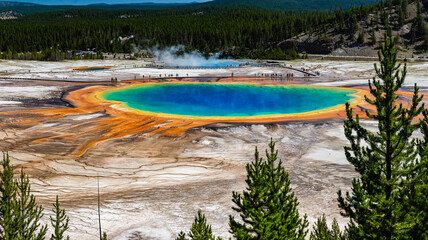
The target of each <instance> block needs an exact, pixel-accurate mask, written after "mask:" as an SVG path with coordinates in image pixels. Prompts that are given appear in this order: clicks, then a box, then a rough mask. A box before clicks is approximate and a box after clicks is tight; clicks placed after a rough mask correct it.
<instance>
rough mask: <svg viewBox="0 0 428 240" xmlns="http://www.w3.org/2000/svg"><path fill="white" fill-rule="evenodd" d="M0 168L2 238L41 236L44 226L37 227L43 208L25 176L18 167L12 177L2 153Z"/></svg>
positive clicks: (23, 239) (38, 238) (22, 239)
mask: <svg viewBox="0 0 428 240" xmlns="http://www.w3.org/2000/svg"><path fill="white" fill-rule="evenodd" d="M2 166H3V171H0V179H1V182H0V192H1V199H0V203H1V206H0V237H1V239H6V240H15V239H20V240H42V239H44V238H45V235H46V231H47V226H42V227H40V223H39V221H40V219H41V218H42V216H43V213H42V212H43V208H42V207H41V206H37V203H36V200H35V197H34V195H32V194H31V188H30V183H29V179H28V177H26V175H25V174H24V172H23V170H22V169H21V174H20V178H19V179H17V180H14V179H13V166H12V165H11V164H10V160H9V156H8V155H3V161H2Z"/></svg>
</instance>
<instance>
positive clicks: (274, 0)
mask: <svg viewBox="0 0 428 240" xmlns="http://www.w3.org/2000/svg"><path fill="white" fill-rule="evenodd" d="M368 3H370V4H374V3H376V0H369V1H362V0H337V1H329V0H302V1H289V0H262V1H252V0H214V1H213V2H212V3H208V4H206V5H252V6H257V7H261V8H266V9H272V10H279V9H281V10H299V11H301V10H303V11H305V10H306V11H307V10H328V9H331V8H334V7H336V6H342V7H343V8H349V7H351V6H360V5H363V4H368Z"/></svg>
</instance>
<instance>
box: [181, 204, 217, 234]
mask: <svg viewBox="0 0 428 240" xmlns="http://www.w3.org/2000/svg"><path fill="white" fill-rule="evenodd" d="M187 235H188V236H189V239H190V240H221V238H216V237H215V236H214V235H213V232H212V230H211V226H210V225H208V224H207V219H206V217H205V215H204V214H202V211H201V210H199V211H198V214H197V215H196V216H195V221H194V222H193V224H192V228H191V229H190V231H189V233H188V234H187ZM176 240H187V238H186V234H185V233H184V232H180V233H179V234H178V237H177V238H176Z"/></svg>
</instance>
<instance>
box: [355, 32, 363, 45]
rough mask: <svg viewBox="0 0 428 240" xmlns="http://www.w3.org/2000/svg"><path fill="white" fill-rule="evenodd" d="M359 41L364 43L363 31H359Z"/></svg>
mask: <svg viewBox="0 0 428 240" xmlns="http://www.w3.org/2000/svg"><path fill="white" fill-rule="evenodd" d="M357 42H358V43H360V44H364V34H363V33H362V32H359V33H358V39H357Z"/></svg>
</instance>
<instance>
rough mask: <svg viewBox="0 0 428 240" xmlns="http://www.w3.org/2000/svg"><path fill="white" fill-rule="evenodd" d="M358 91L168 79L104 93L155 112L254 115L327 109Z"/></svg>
mask: <svg viewBox="0 0 428 240" xmlns="http://www.w3.org/2000/svg"><path fill="white" fill-rule="evenodd" d="M356 92H357V91H356V90H350V89H341V88H322V87H308V86H295V85H277V86H263V85H256V84H212V83H184V84H183V83H166V84H165V83H164V84H143V85H138V86H136V87H127V88H121V89H119V90H111V91H106V92H104V93H103V94H102V97H103V98H104V99H106V100H110V101H119V102H124V103H125V105H126V106H128V107H130V108H134V109H138V110H142V111H144V112H151V113H164V114H171V115H182V116H195V117H252V116H262V115H282V114H294V113H305V112H311V111H316V110H322V109H327V108H331V107H335V106H337V105H340V104H344V103H345V102H347V101H349V100H351V99H352V98H353V97H352V96H351V94H353V93H356ZM354 97H355V96H354Z"/></svg>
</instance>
